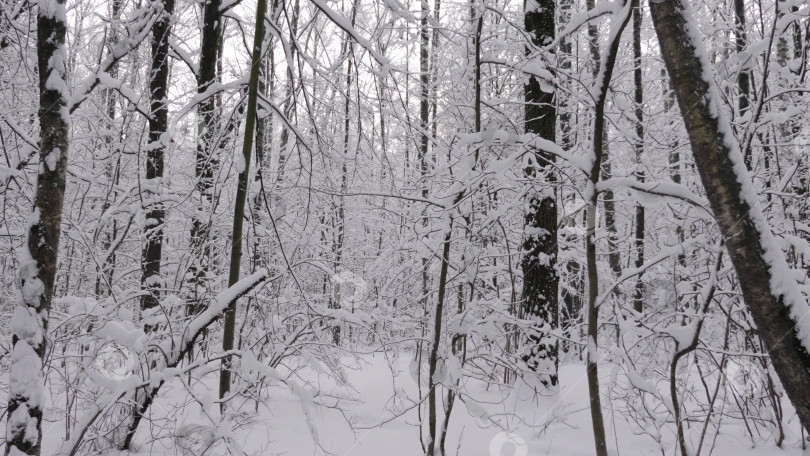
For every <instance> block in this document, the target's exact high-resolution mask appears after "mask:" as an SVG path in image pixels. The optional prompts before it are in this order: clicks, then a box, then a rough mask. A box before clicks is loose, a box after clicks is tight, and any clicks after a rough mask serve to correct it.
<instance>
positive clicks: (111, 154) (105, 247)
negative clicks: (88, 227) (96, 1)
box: [96, 0, 122, 296]
mask: <svg viewBox="0 0 810 456" xmlns="http://www.w3.org/2000/svg"><path fill="white" fill-rule="evenodd" d="M121 7H122V0H113V2H112V11H111V13H112V14H111V19H112V20H111V23H110V29H109V37H110V38H109V41H110V45H109V51H112V49H114V48H115V46H116V45H117V44H118V21H119V20H120V19H121ZM110 53H112V52H110ZM107 73H108V74H109V75H110V77H111V78H113V79H117V78H118V61H115V62H114V63H113V64H112V66H111V67H110V70H109V71H108V72H107ZM103 97H104V102H105V104H106V108H107V112H106V115H107V135H106V137H105V138H104V142H105V143H106V145H107V150H106V152H107V154H108V155H107V157H106V160H107V164H106V168H107V169H106V174H107V179H109V184H108V186H107V194H106V195H105V197H104V202H103V203H102V204H101V214H102V216H105V215H106V213H107V211H108V210H109V209H110V200H111V199H113V198H115V187H116V186H117V185H118V179H119V177H120V166H121V150H120V147H119V146H115V145H114V144H117V142H118V138H117V137H116V134H115V133H114V131H115V114H116V109H115V105H116V101H117V97H116V95H115V90H114V89H112V88H106V89H105V90H104V94H103ZM99 222H100V224H102V223H104V221H103V220H100V221H99ZM110 223H111V224H112V227H111V228H110V231H109V232H106V233H104V234H103V235H102V239H101V249H102V251H103V252H105V255H106V256H105V257H104V261H103V263H102V265H101V271H100V274H99V276H98V277H97V278H96V295H97V296H109V295H111V294H112V282H113V273H114V271H115V252H114V251H113V252H109V249H110V247H111V246H112V243H113V240H115V238H116V237H117V236H118V220H116V219H115V217H113V219H112V220H111V221H110Z"/></svg>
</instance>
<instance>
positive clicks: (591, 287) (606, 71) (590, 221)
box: [585, 3, 631, 456]
mask: <svg viewBox="0 0 810 456" xmlns="http://www.w3.org/2000/svg"><path fill="white" fill-rule="evenodd" d="M630 6H631V5H630V4H627V3H625V7H624V8H625V9H626V10H627V11H622V12H618V13H616V14H614V15H613V17H611V21H616V20H620V21H622V22H621V23H620V24H619V28H618V31H617V33H616V34H615V35H613V34H611V37H612V41H611V42H609V43H608V49H607V53H608V54H607V56H606V57H605V59H604V60H603V62H604V68H600V69H599V77H597V78H596V81H597V86H596V87H595V89H596V93H597V94H598V95H597V98H596V109H595V110H594V122H593V137H592V140H593V166H592V167H591V170H590V175H589V179H590V181H589V183H588V188H587V189H586V191H585V198H586V202H587V205H588V206H587V209H586V220H587V222H586V224H587V231H586V233H585V255H586V262H587V270H588V336H587V347H588V349H587V356H586V361H585V365H586V373H587V377H588V393H589V396H590V407H591V421H592V423H593V435H594V443H595V445H596V455H597V456H607V454H608V453H607V440H606V438H605V420H604V418H603V416H602V400H601V397H600V393H599V371H598V362H599V359H598V357H599V353H598V340H599V337H598V336H599V308H598V307H597V305H596V299H597V298H598V296H599V273H598V269H597V264H596V206H597V204H598V202H599V192H598V191H596V186H597V184H598V183H599V179H600V177H601V174H602V159H603V150H604V149H603V146H604V144H605V141H604V140H603V139H604V136H603V135H604V131H605V102H606V100H607V93H608V88H609V86H610V80H611V78H612V77H613V67H614V65H615V63H616V55H617V54H618V50H619V41H620V39H621V36H622V32H623V31H624V29H625V27H626V26H627V23H628V22H629V21H630V14H631V12H630V9H629V8H630ZM621 14H625V16H624V17H622V16H620V15H621ZM611 25H612V24H611ZM599 60H600V61H602V59H601V58H600V59H599Z"/></svg>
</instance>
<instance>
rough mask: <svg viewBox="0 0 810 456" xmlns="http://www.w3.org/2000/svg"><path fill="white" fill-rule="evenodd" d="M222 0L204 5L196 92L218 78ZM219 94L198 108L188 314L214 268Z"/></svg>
mask: <svg viewBox="0 0 810 456" xmlns="http://www.w3.org/2000/svg"><path fill="white" fill-rule="evenodd" d="M221 7H222V0H208V1H207V2H205V3H204V4H203V7H202V8H203V11H202V15H203V24H202V30H201V38H200V40H201V45H200V66H199V69H198V70H197V93H198V94H203V93H205V92H206V91H207V90H209V89H210V88H211V86H212V85H214V84H215V83H216V82H217V81H218V80H219V77H218V73H219V72H218V69H217V67H218V65H219V62H220V58H221V54H222V52H221V49H220V44H221V41H222V40H221V37H222V22H223V21H222V13H221V12H220V9H221ZM216 98H217V97H216V96H215V95H213V94H209V95H208V96H206V97H205V98H204V99H203V100H202V101H200V104H199V106H198V108H197V153H196V161H195V167H194V177H195V178H196V183H195V186H194V190H195V191H196V192H197V193H198V194H199V198H200V199H199V206H198V207H197V208H195V210H194V213H193V216H192V218H191V233H190V238H189V239H190V244H191V256H192V258H191V267H190V269H191V270H190V271H189V272H190V273H191V280H190V284H191V287H192V290H191V297H190V299H189V309H188V313H189V315H194V314H196V313H197V312H199V310H200V308H201V306H202V305H203V303H204V302H205V301H206V300H207V299H208V298H209V297H210V296H209V294H210V287H209V286H208V283H209V280H208V272H209V269H210V267H211V264H210V263H211V245H210V242H211V239H210V236H211V233H210V218H211V215H212V211H213V207H212V202H213V201H212V200H213V195H212V190H213V186H214V167H215V164H216V163H217V161H218V159H217V157H216V154H215V151H216V149H217V146H216V142H217V140H216V137H217V136H218V132H219V128H218V127H219V115H217V111H218V109H217V106H216Z"/></svg>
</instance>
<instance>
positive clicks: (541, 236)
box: [521, 0, 559, 387]
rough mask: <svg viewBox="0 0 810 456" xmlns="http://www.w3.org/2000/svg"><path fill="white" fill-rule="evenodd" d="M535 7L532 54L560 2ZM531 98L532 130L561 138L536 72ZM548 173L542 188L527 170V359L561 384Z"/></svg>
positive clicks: (527, 87)
mask: <svg viewBox="0 0 810 456" xmlns="http://www.w3.org/2000/svg"><path fill="white" fill-rule="evenodd" d="M535 5H536V7H535V9H533V10H530V9H526V11H525V16H524V26H525V29H526V32H527V33H528V34H529V36H530V37H531V44H532V46H526V57H527V58H538V57H532V55H531V54H532V53H533V51H532V47H541V46H543V45H544V44H546V43H548V42H550V41H552V40H554V35H555V33H556V32H555V29H554V14H555V2H554V1H553V0H541V1H539V2H538V3H536V4H535ZM523 90H524V97H525V102H526V108H525V121H526V126H525V129H526V132H527V133H535V134H537V135H538V136H540V137H541V138H544V139H547V140H549V141H552V142H553V141H555V139H556V129H557V109H556V107H555V106H554V93H549V92H544V91H543V90H542V89H541V88H540V81H538V79H537V78H536V77H535V76H530V77H529V80H528V82H527V83H526V84H524V86H523ZM534 160H535V162H536V164H537V165H538V166H541V167H546V166H548V165H551V164H552V163H553V162H554V156H553V155H551V154H548V153H544V152H537V153H535V156H534ZM546 174H547V177H546V180H547V188H546V189H544V190H543V191H540V190H538V189H536V186H537V185H539V182H538V180H539V179H538V176H537V175H536V172H535V169H534V166H529V167H528V168H527V169H526V170H525V175H526V177H527V178H528V180H529V182H530V184H529V188H528V190H527V195H526V198H527V200H528V204H527V210H526V213H525V214H524V231H525V232H524V239H523V255H524V256H523V260H522V264H521V267H522V268H523V314H524V315H525V318H527V319H529V320H532V321H533V322H534V324H535V327H534V328H533V332H532V333H531V334H530V335H529V337H528V341H527V344H528V346H527V347H526V349H525V350H526V353H525V354H524V355H523V359H524V361H525V362H526V364H527V365H528V366H529V368H530V369H532V370H533V371H534V372H537V373H538V374H539V375H540V381H541V382H542V384H543V385H545V386H547V387H553V386H556V385H557V378H558V376H557V369H558V363H559V361H558V352H559V341H558V340H557V339H556V338H554V337H552V336H551V334H550V333H551V331H554V330H555V329H557V328H558V327H559V315H558V314H559V302H558V300H557V295H558V292H557V290H558V288H559V276H558V274H557V201H556V195H555V189H554V188H553V185H554V182H555V177H554V174H553V173H552V172H551V171H549V172H548V173H546Z"/></svg>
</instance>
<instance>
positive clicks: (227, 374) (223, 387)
mask: <svg viewBox="0 0 810 456" xmlns="http://www.w3.org/2000/svg"><path fill="white" fill-rule="evenodd" d="M266 12H267V0H258V4H257V5H256V30H255V32H254V35H253V54H252V56H251V60H250V79H249V81H248V105H247V113H246V116H247V117H246V119H245V139H244V142H243V144H242V157H241V161H240V163H239V164H238V166H237V169H238V170H239V180H238V183H237V188H236V202H235V205H234V210H233V235H232V236H231V264H230V271H229V275H228V286H229V287H230V286H232V285H233V284H235V283H236V282H238V281H239V267H240V265H241V263H242V221H243V220H244V218H245V200H247V193H248V183H249V178H248V177H249V175H250V153H251V150H252V149H253V134H254V132H255V127H256V105H257V102H258V91H259V74H260V72H261V71H260V70H261V64H262V63H261V60H262V43H263V42H264V18H265V14H266ZM235 331H236V302H232V303H231V304H230V305H228V308H227V310H226V311H225V327H224V332H223V335H222V351H223V352H227V351H230V350H233V343H234V336H235ZM230 389H231V357H226V358H223V359H222V368H221V370H220V373H219V398H220V399H224V398H225V396H227V395H228V392H229V391H230ZM224 408H225V402H221V403H220V409H221V410H224Z"/></svg>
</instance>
